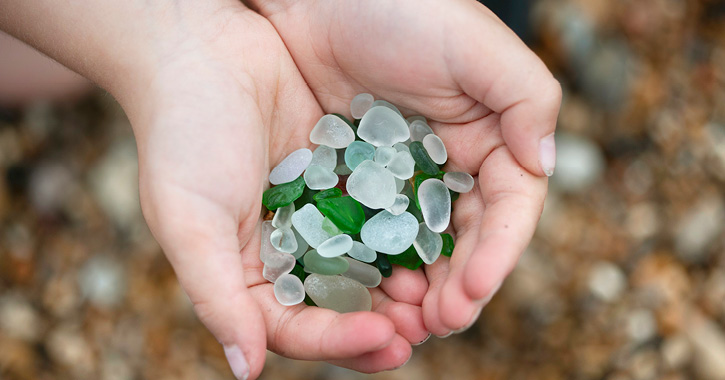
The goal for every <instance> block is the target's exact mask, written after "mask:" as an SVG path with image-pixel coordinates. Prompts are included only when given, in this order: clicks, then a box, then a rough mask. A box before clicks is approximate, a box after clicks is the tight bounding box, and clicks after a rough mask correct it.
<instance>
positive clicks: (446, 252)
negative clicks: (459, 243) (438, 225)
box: [441, 234, 456, 257]
mask: <svg viewBox="0 0 725 380" xmlns="http://www.w3.org/2000/svg"><path fill="white" fill-rule="evenodd" d="M441 239H443V248H441V255H443V256H448V257H451V255H453V248H455V246H456V245H455V243H453V236H451V234H441Z"/></svg>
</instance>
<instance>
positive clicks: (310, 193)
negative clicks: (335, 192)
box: [294, 177, 320, 210]
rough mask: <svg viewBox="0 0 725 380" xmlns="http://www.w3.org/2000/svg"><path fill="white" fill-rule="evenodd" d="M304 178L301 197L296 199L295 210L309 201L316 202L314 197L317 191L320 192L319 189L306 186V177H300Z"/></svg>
mask: <svg viewBox="0 0 725 380" xmlns="http://www.w3.org/2000/svg"><path fill="white" fill-rule="evenodd" d="M300 178H301V179H302V187H303V190H302V195H300V197H299V198H297V199H296V200H295V202H294V203H295V210H299V209H300V208H302V207H304V206H305V205H306V204H308V203H313V202H314V199H315V198H314V197H315V195H316V194H317V193H319V192H320V191H319V190H312V189H310V188H309V187H307V186H305V179H304V178H303V177H300Z"/></svg>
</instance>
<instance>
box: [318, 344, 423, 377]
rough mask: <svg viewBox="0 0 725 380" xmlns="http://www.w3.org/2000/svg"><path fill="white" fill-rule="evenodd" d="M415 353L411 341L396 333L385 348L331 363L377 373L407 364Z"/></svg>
mask: <svg viewBox="0 0 725 380" xmlns="http://www.w3.org/2000/svg"><path fill="white" fill-rule="evenodd" d="M412 354H413V348H412V347H411V346H410V343H408V341H407V340H406V339H405V338H403V337H402V336H400V335H395V337H394V338H393V340H392V341H391V342H390V344H389V345H387V346H386V347H385V348H383V349H380V350H378V351H374V352H369V353H366V354H363V355H360V356H358V357H354V358H349V359H343V360H332V361H330V363H332V364H334V365H337V366H340V367H344V368H349V369H352V370H355V371H358V372H363V373H375V372H380V371H386V370H392V369H396V368H399V367H402V366H403V365H405V363H407V362H408V360H409V359H410V357H411V355H412Z"/></svg>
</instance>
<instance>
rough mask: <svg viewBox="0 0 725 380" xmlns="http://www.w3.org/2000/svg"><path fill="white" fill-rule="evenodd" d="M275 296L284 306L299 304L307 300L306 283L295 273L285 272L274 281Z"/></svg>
mask: <svg viewBox="0 0 725 380" xmlns="http://www.w3.org/2000/svg"><path fill="white" fill-rule="evenodd" d="M274 297H275V298H277V301H278V302H279V303H281V304H282V305H284V306H292V305H297V304H298V303H301V302H302V301H304V300H305V285H304V284H303V283H302V281H301V280H300V279H299V278H298V277H297V276H295V275H293V274H283V275H281V276H279V278H277V281H276V282H275V283H274Z"/></svg>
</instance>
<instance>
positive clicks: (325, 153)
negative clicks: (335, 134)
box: [310, 145, 337, 170]
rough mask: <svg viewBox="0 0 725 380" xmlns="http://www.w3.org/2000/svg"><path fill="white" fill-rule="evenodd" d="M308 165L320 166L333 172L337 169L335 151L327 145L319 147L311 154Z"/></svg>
mask: <svg viewBox="0 0 725 380" xmlns="http://www.w3.org/2000/svg"><path fill="white" fill-rule="evenodd" d="M310 165H320V166H322V167H323V168H328V169H330V170H334V169H335V167H337V151H336V150H335V149H334V148H330V147H329V146H327V145H320V146H318V147H317V149H315V151H314V152H312V161H311V162H310Z"/></svg>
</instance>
